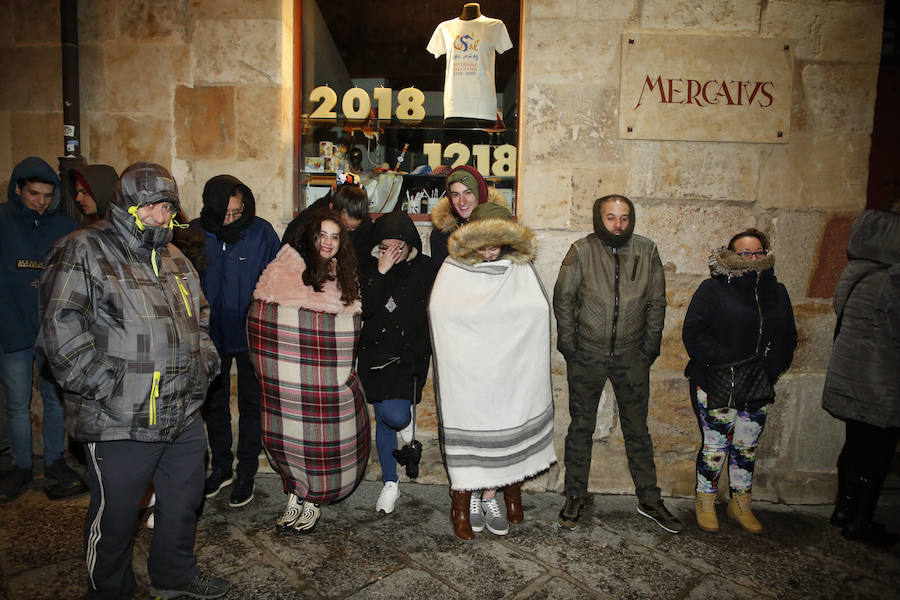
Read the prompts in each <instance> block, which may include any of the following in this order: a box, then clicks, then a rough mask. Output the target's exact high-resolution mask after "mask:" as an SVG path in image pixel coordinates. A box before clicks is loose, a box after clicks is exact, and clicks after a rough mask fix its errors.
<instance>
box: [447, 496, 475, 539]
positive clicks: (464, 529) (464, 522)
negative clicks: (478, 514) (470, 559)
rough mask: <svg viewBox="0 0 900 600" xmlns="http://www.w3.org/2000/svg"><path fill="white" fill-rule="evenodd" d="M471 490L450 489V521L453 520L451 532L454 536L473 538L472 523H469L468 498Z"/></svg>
mask: <svg viewBox="0 0 900 600" xmlns="http://www.w3.org/2000/svg"><path fill="white" fill-rule="evenodd" d="M471 497H472V492H471V491H468V492H462V491H459V490H450V521H452V522H453V532H454V533H455V534H456V537H458V538H460V539H463V540H474V539H475V534H474V533H473V532H472V525H470V524H469V500H470V499H471Z"/></svg>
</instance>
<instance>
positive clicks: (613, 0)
mask: <svg viewBox="0 0 900 600" xmlns="http://www.w3.org/2000/svg"><path fill="white" fill-rule="evenodd" d="M578 18H579V19H583V20H585V21H588V22H597V21H620V22H624V23H636V22H637V21H638V20H639V18H638V10H637V3H636V2H635V0H591V1H590V2H579V3H578Z"/></svg>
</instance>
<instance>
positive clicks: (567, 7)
mask: <svg viewBox="0 0 900 600" xmlns="http://www.w3.org/2000/svg"><path fill="white" fill-rule="evenodd" d="M525 10H526V11H527V12H526V13H525V18H526V19H528V20H529V21H532V20H536V19H574V18H575V17H576V16H577V15H578V3H577V2H558V1H557V0H534V1H533V2H526V3H525Z"/></svg>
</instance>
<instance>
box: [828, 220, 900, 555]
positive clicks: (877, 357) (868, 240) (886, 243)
mask: <svg viewBox="0 0 900 600" xmlns="http://www.w3.org/2000/svg"><path fill="white" fill-rule="evenodd" d="M847 256H848V257H849V258H850V264H849V265H847V268H846V269H844V272H843V274H842V275H841V280H840V281H839V282H838V284H837V288H836V289H835V291H834V310H835V312H836V313H837V314H838V326H837V328H836V330H835V339H834V348H833V349H832V351H831V359H830V360H829V362H828V373H827V375H826V376H825V390H824V392H823V393H822V407H823V408H824V409H825V410H827V411H828V412H829V413H831V414H832V415H833V416H835V417H836V418H838V419H841V420H842V421H844V423H845V424H846V437H845V441H844V447H843V449H842V450H841V454H840V456H839V457H838V465H837V469H838V498H837V502H836V505H835V509H834V514H832V515H831V524H832V525H834V526H836V527H841V534H842V535H843V536H844V537H845V538H846V539H849V540H858V541H861V542H864V543H867V544H870V545H873V546H891V545H893V544H896V543H897V540H898V539H900V538H898V535H897V534H896V533H892V532H887V531H885V529H884V526H883V525H881V524H880V523H874V522H873V521H872V519H873V517H874V515H875V508H876V506H877V504H878V497H879V495H880V494H881V488H882V486H883V485H884V479H885V477H886V476H887V473H888V471H889V469H890V465H891V461H892V460H893V459H894V457H895V452H896V448H897V441H898V439H900V369H898V367H900V213H898V212H887V211H881V210H867V211H865V212H863V213H862V214H860V215H859V217H857V218H856V221H855V222H854V223H853V228H852V229H851V230H850V243H849V245H848V247H847Z"/></svg>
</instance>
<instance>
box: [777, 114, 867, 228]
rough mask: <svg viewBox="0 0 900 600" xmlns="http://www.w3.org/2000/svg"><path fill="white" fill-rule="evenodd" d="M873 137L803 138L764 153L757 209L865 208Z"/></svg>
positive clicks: (824, 135)
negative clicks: (758, 207) (759, 206)
mask: <svg viewBox="0 0 900 600" xmlns="http://www.w3.org/2000/svg"><path fill="white" fill-rule="evenodd" d="M869 146H870V139H869V134H866V133H815V134H813V133H801V132H797V133H794V134H793V135H792V136H791V143H790V144H786V145H783V146H782V145H777V146H776V145H770V146H768V147H767V148H765V149H764V150H763V153H762V160H761V169H760V181H759V204H760V205H761V206H762V207H764V208H781V209H809V208H821V209H828V210H837V211H848V212H853V211H858V210H862V209H863V208H864V207H865V205H866V185H867V181H868V164H869Z"/></svg>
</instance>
